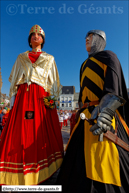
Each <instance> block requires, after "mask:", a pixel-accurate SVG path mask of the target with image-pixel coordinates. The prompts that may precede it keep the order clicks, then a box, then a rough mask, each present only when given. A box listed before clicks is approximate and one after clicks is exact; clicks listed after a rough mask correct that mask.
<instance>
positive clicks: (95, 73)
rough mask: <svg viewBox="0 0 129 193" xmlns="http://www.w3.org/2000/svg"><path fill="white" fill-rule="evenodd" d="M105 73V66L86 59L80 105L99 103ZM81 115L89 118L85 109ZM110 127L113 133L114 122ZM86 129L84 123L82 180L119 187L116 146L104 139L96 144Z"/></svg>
mask: <svg viewBox="0 0 129 193" xmlns="http://www.w3.org/2000/svg"><path fill="white" fill-rule="evenodd" d="M106 71H107V65H105V64H103V63H102V62H100V61H98V60H96V59H95V58H94V57H91V58H89V59H87V60H86V61H85V62H84V63H83V64H82V66H81V71H80V88H81V89H80V99H79V100H80V101H82V103H83V104H84V103H85V102H88V101H96V100H100V99H101V97H102V92H103V87H104V79H105V76H106ZM83 113H85V115H86V117H87V118H90V117H91V114H90V112H89V110H88V108H86V109H85V110H84V111H83ZM80 121H81V120H80V118H79V120H78V122H77V124H76V125H75V127H74V130H73V133H74V131H75V130H76V128H77V127H78V126H79V122H80ZM112 126H113V128H114V129H115V119H113V122H112ZM90 127H91V125H89V123H88V122H87V121H84V156H85V167H86V176H87V177H88V178H90V179H92V180H95V181H99V182H102V183H106V184H114V185H117V186H121V180H120V166H119V154H118V150H117V148H116V145H115V144H114V143H112V142H111V141H109V140H108V139H107V138H105V137H104V140H103V142H99V141H98V136H94V135H93V134H92V132H90ZM73 133H72V134H73ZM113 171H115V172H113Z"/></svg>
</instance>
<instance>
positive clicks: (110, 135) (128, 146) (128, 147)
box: [103, 131, 129, 152]
mask: <svg viewBox="0 0 129 193" xmlns="http://www.w3.org/2000/svg"><path fill="white" fill-rule="evenodd" d="M103 135H104V136H105V137H106V138H108V139H109V140H111V141H112V142H114V143H115V144H117V145H119V146H120V147H122V148H123V149H125V150H126V151H128V152H129V144H127V143H125V142H124V141H123V140H121V139H120V138H119V137H118V136H117V135H115V134H113V133H112V132H111V131H107V132H106V133H104V134H103Z"/></svg>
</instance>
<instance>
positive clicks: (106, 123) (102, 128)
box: [90, 108, 114, 135]
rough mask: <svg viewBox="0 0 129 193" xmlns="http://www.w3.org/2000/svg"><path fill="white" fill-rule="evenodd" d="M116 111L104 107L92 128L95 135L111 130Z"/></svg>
mask: <svg viewBox="0 0 129 193" xmlns="http://www.w3.org/2000/svg"><path fill="white" fill-rule="evenodd" d="M113 115H114V112H111V110H110V109H108V108H104V109H103V110H102V111H101V113H100V114H99V115H98V119H97V123H96V124H95V125H93V126H92V127H91V128H90V131H91V132H92V133H93V135H100V134H101V133H103V132H104V133H105V132H107V130H110V128H111V123H112V119H113Z"/></svg>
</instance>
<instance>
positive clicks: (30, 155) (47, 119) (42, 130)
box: [0, 53, 63, 185]
mask: <svg viewBox="0 0 129 193" xmlns="http://www.w3.org/2000/svg"><path fill="white" fill-rule="evenodd" d="M39 55H40V53H37V55H36V54H29V58H30V60H31V62H32V63H33V62H35V61H36V60H37V58H38V57H39ZM27 87H28V86H27V84H26V83H25V84H21V85H19V87H18V92H17V95H16V98H15V102H14V106H13V108H12V110H11V112H10V113H9V117H8V121H7V123H6V126H5V127H4V130H3V132H2V135H1V141H0V184H8V185H33V184H39V183H41V182H43V181H45V180H46V179H48V178H49V177H50V176H51V175H52V174H53V173H54V172H55V171H56V170H57V169H58V168H59V167H60V165H61V163H62V157H63V141H62V135H61V130H60V125H59V120H58V115H57V112H56V109H49V108H46V107H45V106H44V103H43V96H48V95H49V93H48V92H45V90H44V88H42V87H41V86H39V85H37V84H35V83H32V84H31V85H29V87H28V89H29V90H28V91H27ZM26 111H33V112H34V118H33V119H25V113H26Z"/></svg>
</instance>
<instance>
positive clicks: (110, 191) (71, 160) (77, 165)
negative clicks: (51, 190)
mask: <svg viewBox="0 0 129 193" xmlns="http://www.w3.org/2000/svg"><path fill="white" fill-rule="evenodd" d="M116 121H117V123H118V132H117V134H118V137H120V138H121V139H122V140H124V141H125V142H126V143H129V137H128V135H127V133H126V131H125V129H124V127H123V125H122V123H121V121H120V119H119V117H118V116H117V117H116ZM85 122H86V121H85ZM87 125H88V122H87ZM88 130H89V129H88V128H85V123H84V121H83V120H81V119H80V120H79V121H78V123H77V124H76V125H75V127H74V129H73V133H72V135H71V138H70V140H69V142H68V147H67V150H66V154H65V156H64V159H63V163H62V165H61V168H60V172H59V175H58V178H57V182H56V184H57V185H62V193H71V192H74V193H79V192H80V193H128V191H129V152H127V151H126V150H124V149H123V148H122V147H120V146H118V145H115V146H116V148H117V151H118V155H119V158H118V159H119V160H118V162H119V166H120V168H119V170H120V181H121V186H117V185H114V184H111V183H102V182H100V179H99V178H98V179H96V180H93V179H91V178H90V177H89V176H88V175H87V170H89V169H90V168H91V164H92V163H95V170H96V171H97V168H96V166H99V169H98V171H99V170H100V171H102V169H103V167H105V171H107V173H106V174H105V175H107V176H108V175H109V171H108V167H109V166H107V168H106V166H104V165H103V162H101V161H100V160H101V158H102V157H104V159H106V161H107V163H108V162H109V158H110V157H109V155H110V152H107V153H106V149H104V150H103V155H102V151H101V146H103V144H104V143H105V142H106V141H107V139H104V141H103V142H98V141H97V140H96V142H95V143H100V149H98V150H97V151H98V152H97V154H98V155H96V160H90V154H89V157H85V153H86V152H85V151H89V152H90V153H91V149H90V146H88V148H85V145H86V144H89V142H90V137H89V136H87V142H86V141H85V140H86V139H85V137H84V136H85V131H86V132H87V133H88ZM88 134H89V135H92V133H91V134H90V133H88ZM93 137H94V138H95V136H93ZM97 138H98V137H97ZM107 142H108V143H109V141H107ZM107 142H106V143H107ZM93 145H94V144H92V146H93ZM92 146H91V148H92ZM105 147H106V146H105ZM94 154H96V152H95V151H94ZM112 156H113V155H112ZM114 159H115V158H114ZM89 160H90V162H89V164H88V166H87V164H86V161H89ZM114 163H115V162H114ZM86 166H87V167H86ZM111 167H112V168H113V169H112V170H111V171H110V172H111V173H112V175H113V174H115V173H117V172H118V171H115V165H113V166H111ZM94 172H95V171H93V173H94ZM111 173H110V174H111ZM109 177H110V176H109Z"/></svg>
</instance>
